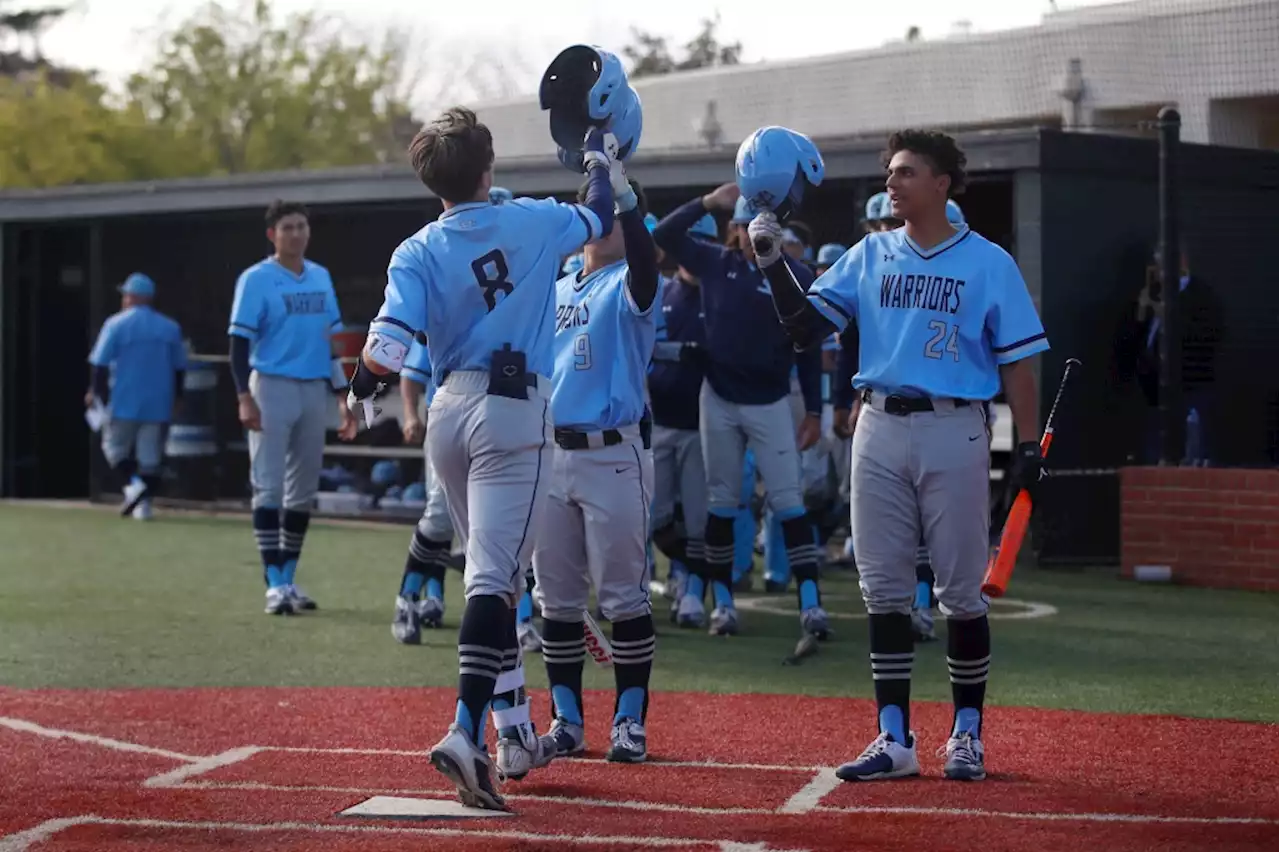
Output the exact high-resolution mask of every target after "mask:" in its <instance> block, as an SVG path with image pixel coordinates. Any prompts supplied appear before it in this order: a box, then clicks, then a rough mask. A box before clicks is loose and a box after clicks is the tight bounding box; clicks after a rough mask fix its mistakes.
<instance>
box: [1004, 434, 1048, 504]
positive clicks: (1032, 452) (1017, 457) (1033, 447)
mask: <svg viewBox="0 0 1280 852" xmlns="http://www.w3.org/2000/svg"><path fill="white" fill-rule="evenodd" d="M1045 475H1046V473H1045V469H1044V456H1043V455H1041V454H1040V443H1039V442H1038V441H1023V442H1022V443H1021V444H1018V448H1017V449H1016V450H1014V451H1013V468H1012V469H1011V471H1010V478H1011V479H1012V480H1013V486H1014V488H1025V489H1027V491H1028V492H1029V493H1030V494H1031V497H1032V499H1035V496H1036V489H1037V487H1038V486H1039V485H1040V480H1041V479H1043V478H1044V477H1045Z"/></svg>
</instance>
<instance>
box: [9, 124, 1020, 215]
mask: <svg viewBox="0 0 1280 852" xmlns="http://www.w3.org/2000/svg"><path fill="white" fill-rule="evenodd" d="M958 141H959V142H960V144H961V145H962V146H964V148H965V152H966V154H967V155H968V159H969V169H970V171H972V172H984V171H986V172H990V171H1006V170H1013V169H1021V168H1034V167H1035V166H1036V165H1037V164H1038V163H1039V151H1040V142H1039V138H1038V133H1037V132H1036V131H1034V130H1016V131H989V132H975V133H970V134H962V135H961V136H960V137H959V140H958ZM550 144H551V143H550V141H549V140H548V141H547V145H548V147H549V146H550ZM736 148H737V146H736V144H734V145H722V146H719V147H717V148H701V149H691V150H683V151H667V152H660V151H647V152H646V151H642V152H639V153H637V154H636V156H635V158H634V159H633V160H632V166H633V170H634V172H635V174H636V175H637V176H638V177H640V178H641V179H642V180H643V181H644V184H645V186H646V187H651V188H659V187H687V186H702V185H709V184H716V183H721V182H724V181H728V180H732V179H733V159H734V153H735V151H736ZM882 148H883V140H881V139H835V140H826V141H825V142H824V143H823V145H822V152H823V159H824V161H825V163H826V175H827V178H828V179H832V180H837V179H840V178H859V177H870V176H872V175H878V174H881V173H882V172H883V169H882V168H881V165H880V151H881V149H882ZM495 175H496V180H497V183H498V184H500V185H501V186H505V187H506V188H508V189H510V190H511V191H512V192H514V193H515V194H517V195H549V194H553V193H567V192H573V191H575V190H577V188H578V185H579V184H580V183H581V181H582V177H581V176H580V175H576V174H574V173H573V172H570V171H569V170H567V169H565V168H564V167H563V166H562V165H560V162H559V161H558V160H557V159H556V158H555V157H553V156H551V155H550V154H543V155H542V156H525V157H517V158H502V159H499V160H498V162H497V164H496V166H495ZM430 197H432V196H431V193H430V192H428V191H427V189H426V188H425V187H423V186H422V184H420V183H419V182H418V180H417V178H416V177H415V176H414V175H413V173H412V172H411V171H410V169H409V167H408V165H407V164H406V165H398V166H391V165H385V166H357V167H352V168H344V169H325V170H313V171H305V170H299V171H288V172H265V173H258V174H247V175H234V176H229V177H213V178H187V179H181V180H162V181H150V182H141V183H123V184H121V183H114V184H93V185H86V186H67V187H58V188H56V189H43V190H11V191H8V192H0V222H6V221H9V222H15V221H21V222H29V221H46V220H54V219H82V218H95V217H107V216H147V215H157V214H166V213H195V212H208V211H216V210H240V209H245V208H251V207H265V206H266V205H267V204H269V203H270V202H271V201H272V200H273V199H276V198H294V199H298V200H300V201H303V202H305V203H306V204H308V205H312V206H319V205H326V204H367V203H394V202H409V203H411V202H414V201H417V200H421V199H424V198H430Z"/></svg>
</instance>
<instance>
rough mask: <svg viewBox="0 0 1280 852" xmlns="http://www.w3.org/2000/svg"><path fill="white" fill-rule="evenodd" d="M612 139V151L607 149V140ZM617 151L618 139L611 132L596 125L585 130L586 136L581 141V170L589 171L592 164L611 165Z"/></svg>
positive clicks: (609, 166) (606, 166) (607, 166)
mask: <svg viewBox="0 0 1280 852" xmlns="http://www.w3.org/2000/svg"><path fill="white" fill-rule="evenodd" d="M610 139H612V140H613V145H612V149H613V153H612V154H611V153H610V151H609V148H610V146H609V144H608V140H610ZM617 153H618V140H617V139H616V138H614V136H613V134H612V133H605V132H604V131H602V130H600V129H599V128H598V127H592V128H591V129H589V130H588V131H587V136H586V138H585V139H584V140H583V142H582V171H583V172H584V173H586V172H590V171H591V169H592V167H593V166H597V165H600V166H604V167H605V168H606V169H608V168H611V167H612V166H613V160H614V157H615V156H616V155H617Z"/></svg>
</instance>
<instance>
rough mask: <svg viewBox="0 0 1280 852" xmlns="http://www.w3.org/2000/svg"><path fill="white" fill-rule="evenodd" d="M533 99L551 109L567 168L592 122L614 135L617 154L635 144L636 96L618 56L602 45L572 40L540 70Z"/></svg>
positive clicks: (638, 123) (624, 154) (638, 124)
mask: <svg viewBox="0 0 1280 852" xmlns="http://www.w3.org/2000/svg"><path fill="white" fill-rule="evenodd" d="M538 104H539V106H541V108H542V109H544V110H547V111H549V112H550V113H551V118H550V123H551V138H552V139H554V140H555V143H556V146H557V147H558V148H559V149H560V160H561V162H563V163H565V164H566V165H568V166H570V167H571V168H572V167H573V164H574V163H577V164H579V165H580V164H581V160H582V142H583V140H584V139H585V138H586V135H587V131H588V130H589V129H590V128H592V127H598V128H601V129H603V130H607V131H608V132H610V133H612V134H613V135H614V137H615V138H616V139H617V140H618V150H617V153H616V157H617V159H619V160H624V161H625V160H627V159H628V158H629V157H630V156H631V155H632V154H633V153H635V150H636V147H637V146H638V145H639V144H640V131H641V129H642V127H643V124H644V121H643V110H642V108H641V104H640V96H639V95H637V94H636V92H635V90H634V89H632V88H631V86H630V85H629V84H628V83H627V74H626V71H625V70H623V67H622V60H620V59H619V58H618V57H617V56H616V55H614V54H613V53H610V52H609V51H607V50H604V49H603V48H599V47H592V46H589V45H585V44H575V45H572V46H571V47H566V48H565V49H564V50H562V51H560V53H559V55H557V56H556V58H555V59H553V60H552V61H551V64H550V65H549V66H547V70H546V71H545V72H544V73H543V75H542V82H541V84H539V86H538Z"/></svg>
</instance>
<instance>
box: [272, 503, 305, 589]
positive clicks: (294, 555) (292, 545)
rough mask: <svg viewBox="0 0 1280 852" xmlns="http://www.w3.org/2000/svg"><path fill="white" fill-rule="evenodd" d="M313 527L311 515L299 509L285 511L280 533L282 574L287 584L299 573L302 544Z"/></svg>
mask: <svg viewBox="0 0 1280 852" xmlns="http://www.w3.org/2000/svg"><path fill="white" fill-rule="evenodd" d="M310 525H311V513H310V512H301V511H299V510H297V509H285V510H284V517H283V519H282V523H281V527H282V529H281V531H280V563H281V564H280V573H281V574H282V575H283V578H284V582H285V583H292V582H293V576H294V574H296V573H297V572H298V559H299V557H301V556H302V542H303V540H304V539H305V538H306V537H307V527H308V526H310Z"/></svg>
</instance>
